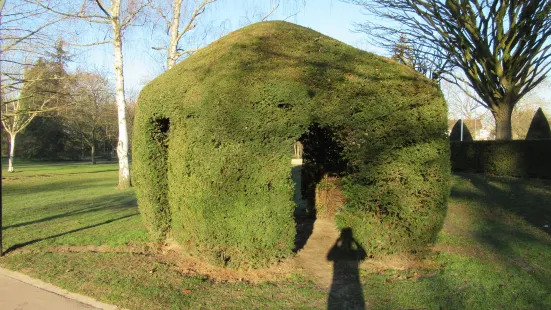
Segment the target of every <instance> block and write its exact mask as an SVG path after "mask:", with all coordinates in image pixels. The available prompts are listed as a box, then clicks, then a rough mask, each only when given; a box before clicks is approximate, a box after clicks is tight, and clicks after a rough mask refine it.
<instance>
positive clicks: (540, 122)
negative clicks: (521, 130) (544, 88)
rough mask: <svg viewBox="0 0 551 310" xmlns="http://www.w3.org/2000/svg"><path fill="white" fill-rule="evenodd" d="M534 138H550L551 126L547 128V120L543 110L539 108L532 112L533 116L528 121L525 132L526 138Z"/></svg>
mask: <svg viewBox="0 0 551 310" xmlns="http://www.w3.org/2000/svg"><path fill="white" fill-rule="evenodd" d="M536 139H551V128H549V121H547V118H546V117H545V114H543V110H542V109H541V108H539V109H538V110H537V111H536V114H534V118H533V119H532V122H531V123H530V128H529V129H528V133H527V134H526V140H536Z"/></svg>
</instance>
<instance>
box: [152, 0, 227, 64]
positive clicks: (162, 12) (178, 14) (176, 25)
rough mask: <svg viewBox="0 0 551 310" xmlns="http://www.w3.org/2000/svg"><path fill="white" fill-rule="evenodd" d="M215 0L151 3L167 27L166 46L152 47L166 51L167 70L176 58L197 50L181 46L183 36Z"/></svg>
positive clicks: (175, 0)
mask: <svg viewBox="0 0 551 310" xmlns="http://www.w3.org/2000/svg"><path fill="white" fill-rule="evenodd" d="M216 1H217V0H201V1H191V0H173V1H172V3H170V2H168V1H166V2H163V1H160V2H156V3H153V4H152V7H153V8H154V10H155V11H156V12H157V13H158V15H159V16H160V17H161V19H162V20H163V21H164V23H165V25H166V28H167V29H168V31H167V32H168V35H169V41H168V45H167V46H166V47H154V49H156V50H166V51H167V70H168V69H171V68H172V67H174V65H175V64H176V62H177V61H178V59H180V58H181V57H183V56H184V55H189V54H191V53H194V52H195V51H197V48H183V47H182V46H183V44H182V43H183V37H184V36H185V35H186V34H188V33H189V32H191V31H192V30H193V29H195V27H197V23H198V21H199V18H200V17H201V15H203V14H204V13H205V10H206V8H207V7H208V6H209V5H210V4H212V3H214V2H216Z"/></svg>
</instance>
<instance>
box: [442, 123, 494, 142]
mask: <svg viewBox="0 0 551 310" xmlns="http://www.w3.org/2000/svg"><path fill="white" fill-rule="evenodd" d="M457 121H458V120H457V119H448V135H449V134H450V133H451V131H452V128H453V125H455V123H457ZM463 123H464V124H465V126H466V127H467V128H469V131H470V132H471V135H472V136H473V139H474V140H491V137H492V133H491V131H490V130H489V129H487V128H485V127H484V125H483V124H482V119H480V118H479V119H476V120H474V119H465V120H463Z"/></svg>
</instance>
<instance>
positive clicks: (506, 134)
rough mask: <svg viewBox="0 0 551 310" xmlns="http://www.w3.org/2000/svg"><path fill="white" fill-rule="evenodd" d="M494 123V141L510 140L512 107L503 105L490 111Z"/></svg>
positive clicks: (511, 135) (511, 134)
mask: <svg viewBox="0 0 551 310" xmlns="http://www.w3.org/2000/svg"><path fill="white" fill-rule="evenodd" d="M492 114H493V115H494V119H495V121H496V140H512V138H513V127H512V126H511V115H512V114H513V105H510V104H507V103H503V105H500V106H498V108H497V109H494V110H493V111H492Z"/></svg>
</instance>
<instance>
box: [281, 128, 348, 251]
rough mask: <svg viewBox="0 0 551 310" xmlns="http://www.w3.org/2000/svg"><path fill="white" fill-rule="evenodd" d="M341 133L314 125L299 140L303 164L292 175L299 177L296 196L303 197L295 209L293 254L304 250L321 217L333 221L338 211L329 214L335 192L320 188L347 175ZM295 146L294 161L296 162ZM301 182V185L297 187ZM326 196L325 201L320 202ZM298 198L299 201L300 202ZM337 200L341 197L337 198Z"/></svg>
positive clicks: (295, 168) (296, 167) (294, 168)
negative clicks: (298, 190)
mask: <svg viewBox="0 0 551 310" xmlns="http://www.w3.org/2000/svg"><path fill="white" fill-rule="evenodd" d="M337 132H338V130H336V129H334V128H332V127H330V126H321V125H320V124H319V123H317V122H314V123H313V124H312V125H310V126H309V127H308V130H307V131H306V132H305V133H304V134H303V135H302V136H301V137H300V138H299V139H298V141H297V142H298V143H299V144H298V145H300V148H301V150H302V152H301V156H300V164H299V165H293V168H292V170H299V171H292V173H291V175H297V174H299V175H300V179H299V180H295V179H294V180H293V181H294V183H295V189H294V190H295V192H297V187H299V188H300V193H299V195H300V197H296V196H297V195H296V194H295V203H296V209H295V211H294V218H295V226H296V236H295V248H294V250H293V251H294V252H297V251H299V250H301V249H302V248H303V247H304V245H305V244H306V242H307V241H308V238H309V237H310V235H311V234H312V231H313V225H314V222H315V220H316V218H318V217H322V218H332V217H333V216H334V215H335V212H334V211H336V210H328V209H330V208H331V207H334V204H333V203H328V202H333V200H334V198H335V197H331V194H332V193H334V192H336V191H335V190H332V191H327V190H326V188H320V183H321V182H322V180H325V181H326V182H325V183H324V184H323V185H326V183H327V180H333V183H332V185H333V187H335V186H336V185H337V183H338V179H340V178H341V177H343V176H344V175H345V174H346V168H347V162H346V160H345V159H344V158H343V151H344V147H343V146H342V143H340V142H339V138H338V135H337ZM296 145H297V144H294V146H295V152H294V156H293V159H294V160H296V158H297V155H296ZM298 182H300V185H299V184H298ZM321 196H323V201H319V200H320V198H321ZM296 198H299V199H298V201H297V199H296ZM337 198H338V197H337Z"/></svg>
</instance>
